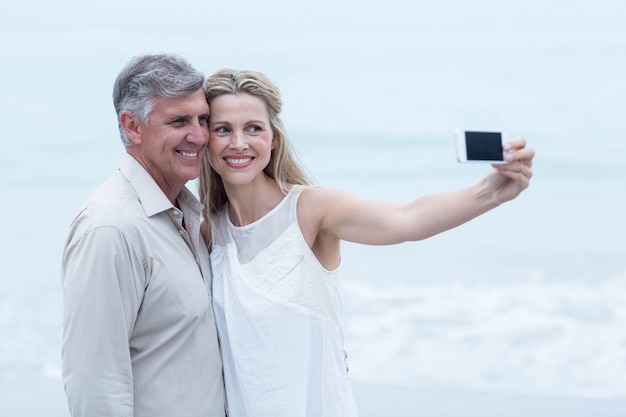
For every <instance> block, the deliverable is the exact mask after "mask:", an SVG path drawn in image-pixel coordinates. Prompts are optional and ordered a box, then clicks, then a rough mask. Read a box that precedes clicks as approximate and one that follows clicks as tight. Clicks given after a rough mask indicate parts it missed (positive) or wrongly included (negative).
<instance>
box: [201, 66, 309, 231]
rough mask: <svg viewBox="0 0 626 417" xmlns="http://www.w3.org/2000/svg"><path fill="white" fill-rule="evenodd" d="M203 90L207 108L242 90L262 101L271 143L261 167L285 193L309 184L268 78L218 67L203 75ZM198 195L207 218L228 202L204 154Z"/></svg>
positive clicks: (258, 74)
mask: <svg viewBox="0 0 626 417" xmlns="http://www.w3.org/2000/svg"><path fill="white" fill-rule="evenodd" d="M204 90H205V94H206V98H207V101H208V103H209V108H210V107H211V101H212V100H213V99H214V98H215V97H219V96H221V95H223V94H242V93H246V94H250V95H253V96H255V97H258V98H260V99H261V100H263V102H264V103H265V106H266V107H267V112H268V114H269V117H270V125H271V127H272V133H273V136H274V139H273V140H274V142H275V146H274V149H273V150H272V154H271V157H270V162H269V164H268V165H267V167H265V169H264V172H265V174H266V175H267V176H268V177H270V178H273V179H274V180H275V181H276V182H277V183H278V185H279V187H280V189H281V190H282V192H283V193H285V194H287V192H288V190H289V186H290V185H292V184H301V185H309V184H311V181H310V180H309V178H308V176H307V175H306V173H305V169H304V168H303V167H302V166H301V165H300V164H299V163H298V161H297V158H296V154H295V150H294V148H293V146H292V144H291V141H290V140H289V137H288V136H287V132H286V130H285V127H284V125H283V122H282V120H281V119H280V117H279V115H280V112H281V110H282V105H283V102H282V99H281V98H280V92H279V90H278V87H277V86H276V85H275V84H274V83H273V82H272V81H270V79H269V78H267V77H266V76H265V75H264V74H262V73H260V72H255V71H235V70H232V69H222V70H219V71H218V72H216V73H215V74H213V75H211V76H210V77H208V78H207V80H206V81H205V83H204ZM199 196H200V201H201V202H202V203H203V204H204V207H205V209H204V210H205V217H206V218H207V219H210V218H211V217H210V216H211V215H212V214H215V213H217V211H219V210H220V209H221V208H222V207H223V206H224V204H225V203H226V202H227V201H228V197H227V196H226V191H225V190H224V184H223V183H222V179H221V178H220V176H219V175H218V173H217V172H215V170H214V169H213V168H212V167H211V165H210V163H209V156H208V153H207V154H206V155H205V157H204V159H203V160H202V169H201V172H200V178H199Z"/></svg>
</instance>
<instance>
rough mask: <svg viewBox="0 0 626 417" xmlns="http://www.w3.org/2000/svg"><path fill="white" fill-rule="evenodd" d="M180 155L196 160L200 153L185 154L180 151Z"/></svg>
mask: <svg viewBox="0 0 626 417" xmlns="http://www.w3.org/2000/svg"><path fill="white" fill-rule="evenodd" d="M180 154H181V155H182V156H185V157H187V158H195V157H196V156H198V152H184V151H180Z"/></svg>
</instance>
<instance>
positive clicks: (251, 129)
mask: <svg viewBox="0 0 626 417" xmlns="http://www.w3.org/2000/svg"><path fill="white" fill-rule="evenodd" d="M248 131H250V132H252V133H258V132H260V131H261V128H260V127H259V126H254V125H253V126H250V127H249V128H248Z"/></svg>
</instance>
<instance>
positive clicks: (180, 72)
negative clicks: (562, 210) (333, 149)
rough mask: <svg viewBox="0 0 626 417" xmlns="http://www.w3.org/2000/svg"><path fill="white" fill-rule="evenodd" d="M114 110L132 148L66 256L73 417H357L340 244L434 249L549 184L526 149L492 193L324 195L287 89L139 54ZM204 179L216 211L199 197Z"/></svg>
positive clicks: (497, 176)
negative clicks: (532, 185) (291, 113)
mask: <svg viewBox="0 0 626 417" xmlns="http://www.w3.org/2000/svg"><path fill="white" fill-rule="evenodd" d="M113 101H114V105H115V109H116V112H117V115H118V122H119V128H120V135H121V137H122V141H123V143H124V145H125V147H126V152H127V154H128V155H126V157H125V159H124V161H123V163H122V166H121V167H120V169H119V171H117V172H116V173H114V174H113V175H112V176H111V177H110V178H109V179H108V180H106V181H105V182H104V183H103V184H102V185H101V186H100V187H99V188H98V189H96V190H95V191H94V192H93V193H92V194H91V196H90V197H89V198H88V199H87V200H86V202H85V203H84V204H83V206H82V208H81V209H80V211H79V213H78V215H77V216H76V218H75V220H74V221H73V223H72V226H71V230H70V234H69V237H68V240H67V244H66V248H65V252H64V256H63V290H64V336H63V378H64V383H65V390H66V394H67V396H68V400H69V407H70V410H71V414H72V416H135V417H144V416H146V417H148V416H149V417H160V416H164V417H165V416H168V417H170V416H181V417H183V416H198V417H200V416H203V417H207V416H221V417H223V416H224V415H225V414H226V413H228V415H229V416H230V417H243V416H254V417H262V416H272V417H280V416H285V417H287V416H289V417H292V416H294V417H297V416H302V417H305V416H306V417H322V416H326V417H339V416H356V415H357V412H356V407H355V404H354V399H353V397H352V392H351V388H350V382H349V378H348V373H347V363H346V356H345V352H344V350H343V340H342V293H341V290H340V280H341V277H340V268H339V264H340V250H339V246H340V241H341V240H348V241H352V242H359V243H363V244H369V245H389V244H395V243H400V242H405V241H413V240H419V239H424V238H427V237H429V236H432V235H435V234H437V233H440V232H443V231H445V230H448V229H450V228H453V227H456V226H458V225H460V224H462V223H464V222H466V221H469V220H471V219H472V218H474V217H476V216H479V215H481V214H483V213H485V212H486V211H488V210H490V209H492V208H495V207H497V206H498V205H499V204H501V203H504V202H506V201H509V200H511V199H513V198H515V197H516V196H517V195H519V193H520V192H522V191H523V190H524V189H525V188H526V187H527V186H528V183H529V180H530V177H531V175H532V171H531V163H532V159H533V157H534V151H533V149H531V148H526V147H525V141H524V139H522V138H517V139H513V140H511V141H510V142H509V143H507V145H506V146H505V148H506V149H507V160H508V161H509V163H508V164H505V165H497V166H494V167H493V169H492V171H491V172H490V173H489V174H488V175H487V177H486V178H485V179H483V180H482V181H480V182H479V183H477V184H475V185H472V186H470V187H467V188H465V189H461V190H457V191H451V192H444V193H441V194H434V195H427V196H424V197H421V198H418V199H416V200H414V201H412V202H409V203H406V204H396V203H383V202H373V201H363V200H361V199H358V198H356V197H354V196H351V195H350V194H347V193H344V192H340V191H336V190H330V189H325V188H322V187H317V186H312V185H311V184H310V182H309V180H308V179H307V177H306V175H305V174H304V171H303V169H302V168H301V167H300V166H299V165H298V164H297V162H296V160H295V158H294V155H293V151H292V149H291V145H290V143H289V141H288V139H287V136H286V134H285V129H284V127H283V125H282V122H281V121H280V118H279V115H280V112H281V106H282V102H281V98H280V95H279V92H278V89H277V88H276V86H275V85H273V84H272V83H271V82H270V81H269V80H268V79H267V78H266V77H265V76H264V75H262V74H259V73H256V72H252V71H231V70H222V71H219V72H217V73H215V74H214V75H212V76H210V77H208V79H206V80H205V79H204V76H203V75H202V74H201V73H199V72H198V71H196V70H195V69H194V68H193V67H191V66H190V65H189V64H188V63H187V62H186V61H185V60H183V59H181V58H180V57H177V56H173V55H147V56H141V57H136V58H134V59H133V60H131V62H130V63H129V64H128V65H127V66H126V67H125V68H124V69H123V70H122V71H121V73H120V74H119V75H118V78H117V80H116V82H115V86H114V92H113ZM209 107H210V114H209ZM198 176H199V177H200V181H199V185H200V190H199V194H200V200H201V202H199V201H198V200H197V199H196V198H195V197H194V196H193V194H192V193H191V192H190V191H189V190H188V189H187V188H186V187H185V184H186V182H187V181H189V180H192V179H194V178H197V177H198ZM203 219H205V220H204V222H202V220H203ZM224 388H225V389H224Z"/></svg>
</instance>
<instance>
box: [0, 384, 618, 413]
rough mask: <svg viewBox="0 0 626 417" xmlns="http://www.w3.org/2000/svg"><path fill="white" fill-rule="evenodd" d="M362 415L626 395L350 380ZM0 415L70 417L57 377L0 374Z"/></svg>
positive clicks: (613, 404)
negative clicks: (536, 393)
mask: <svg viewBox="0 0 626 417" xmlns="http://www.w3.org/2000/svg"><path fill="white" fill-rule="evenodd" d="M353 388H354V393H355V397H356V401H357V406H358V409H359V416H360V417H388V416H394V417H416V416H427V417H452V416H454V417H503V416H506V417H592V416H593V417H597V416H602V417H623V416H624V415H626V399H575V398H574V399H572V398H541V397H532V396H516V395H509V394H482V393H471V392H461V391H459V392H454V391H449V390H422V389H413V388H406V387H393V386H382V385H375V384H367V383H355V384H353ZM0 415H2V416H11V417H69V411H68V408H67V401H66V398H65V394H64V392H63V384H62V382H61V381H60V380H56V379H45V378H5V379H0Z"/></svg>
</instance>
